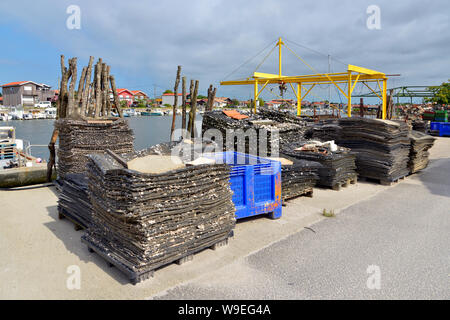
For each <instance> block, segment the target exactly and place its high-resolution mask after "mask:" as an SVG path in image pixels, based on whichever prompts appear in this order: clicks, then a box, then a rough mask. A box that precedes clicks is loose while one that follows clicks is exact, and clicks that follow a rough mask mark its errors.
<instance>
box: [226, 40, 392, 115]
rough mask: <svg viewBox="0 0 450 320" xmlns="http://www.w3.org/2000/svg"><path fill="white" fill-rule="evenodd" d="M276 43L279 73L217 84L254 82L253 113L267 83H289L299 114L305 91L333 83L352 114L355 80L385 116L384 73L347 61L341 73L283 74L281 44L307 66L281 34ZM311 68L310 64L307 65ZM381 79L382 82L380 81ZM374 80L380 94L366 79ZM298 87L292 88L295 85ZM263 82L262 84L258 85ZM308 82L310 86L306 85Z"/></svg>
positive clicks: (385, 87)
mask: <svg viewBox="0 0 450 320" xmlns="http://www.w3.org/2000/svg"><path fill="white" fill-rule="evenodd" d="M276 46H278V74H270V73H261V72H254V73H253V76H251V77H250V78H247V79H246V80H236V81H233V80H231V81H222V82H221V83H220V84H221V85H225V86H230V85H253V86H254V97H255V98H254V101H255V103H254V106H255V113H256V105H257V101H258V97H259V96H260V95H261V93H262V92H263V90H264V89H265V88H266V86H267V85H268V84H285V83H289V85H290V87H291V88H292V91H293V93H294V95H295V96H296V97H297V115H298V116H300V115H301V112H302V100H303V99H305V97H306V96H307V95H308V93H309V92H310V91H311V90H312V89H313V88H314V87H315V86H316V85H320V84H333V85H335V86H336V87H337V89H339V91H340V92H341V93H342V94H343V95H344V96H345V97H346V98H347V115H348V116H349V117H351V116H352V92H353V89H354V88H355V86H356V84H357V83H358V81H360V82H362V83H363V84H364V85H365V86H366V87H367V88H369V89H370V90H371V91H372V92H373V93H374V94H375V95H376V96H377V97H379V98H380V99H381V100H382V101H383V113H382V116H383V119H386V90H387V79H388V78H387V77H386V75H385V74H384V73H382V72H379V71H375V70H370V69H366V68H362V67H358V66H354V65H351V64H349V65H348V67H347V72H340V73H316V74H311V75H299V76H283V74H282V72H281V71H282V70H281V66H282V56H281V54H282V52H281V49H282V47H283V46H284V47H285V48H287V49H288V50H290V51H291V52H292V53H293V54H294V55H295V56H296V57H297V58H299V59H300V60H301V61H302V62H303V63H305V64H306V65H307V66H308V67H310V66H309V65H308V64H307V63H306V62H305V61H304V60H303V59H302V58H301V57H299V56H297V55H296V54H295V52H294V51H292V50H291V49H290V48H289V47H287V46H286V44H285V43H284V42H283V41H282V39H281V38H279V39H278V41H277V43H276V44H275V47H276ZM310 68H311V69H312V70H314V69H313V68H312V67H310ZM381 81H382V82H383V83H382V84H381ZM371 82H376V83H377V84H378V89H379V90H380V91H379V92H382V96H381V97H380V96H379V94H378V93H376V92H375V90H374V89H372V88H371V87H370V86H369V84H368V83H371ZM295 84H297V87H296V88H294V85H295ZM342 84H347V90H346V91H347V92H345V91H344V90H343V89H342V88H341V86H340V85H342ZM260 85H261V86H262V87H261V88H260V87H259V86H260ZM308 86H309V87H308Z"/></svg>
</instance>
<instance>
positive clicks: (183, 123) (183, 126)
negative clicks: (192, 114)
mask: <svg viewBox="0 0 450 320" xmlns="http://www.w3.org/2000/svg"><path fill="white" fill-rule="evenodd" d="M186 102H187V101H186V77H183V78H182V106H181V129H182V131H183V134H184V131H185V130H186Z"/></svg>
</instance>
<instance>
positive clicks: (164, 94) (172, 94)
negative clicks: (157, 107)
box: [163, 93, 183, 96]
mask: <svg viewBox="0 0 450 320" xmlns="http://www.w3.org/2000/svg"><path fill="white" fill-rule="evenodd" d="M174 95H175V93H163V96H174ZM177 95H178V96H182V95H183V94H182V93H178V94H177Z"/></svg>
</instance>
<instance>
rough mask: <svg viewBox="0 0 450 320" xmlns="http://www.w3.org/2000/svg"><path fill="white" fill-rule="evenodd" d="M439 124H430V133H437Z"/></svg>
mask: <svg viewBox="0 0 450 320" xmlns="http://www.w3.org/2000/svg"><path fill="white" fill-rule="evenodd" d="M440 125H441V123H440V122H430V130H431V131H439V128H440Z"/></svg>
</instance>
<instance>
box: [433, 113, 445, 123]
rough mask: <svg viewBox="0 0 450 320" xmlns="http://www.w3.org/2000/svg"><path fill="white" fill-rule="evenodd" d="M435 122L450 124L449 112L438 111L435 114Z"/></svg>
mask: <svg viewBox="0 0 450 320" xmlns="http://www.w3.org/2000/svg"><path fill="white" fill-rule="evenodd" d="M434 121H436V122H448V113H447V110H437V111H436V112H435V114H434Z"/></svg>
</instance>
